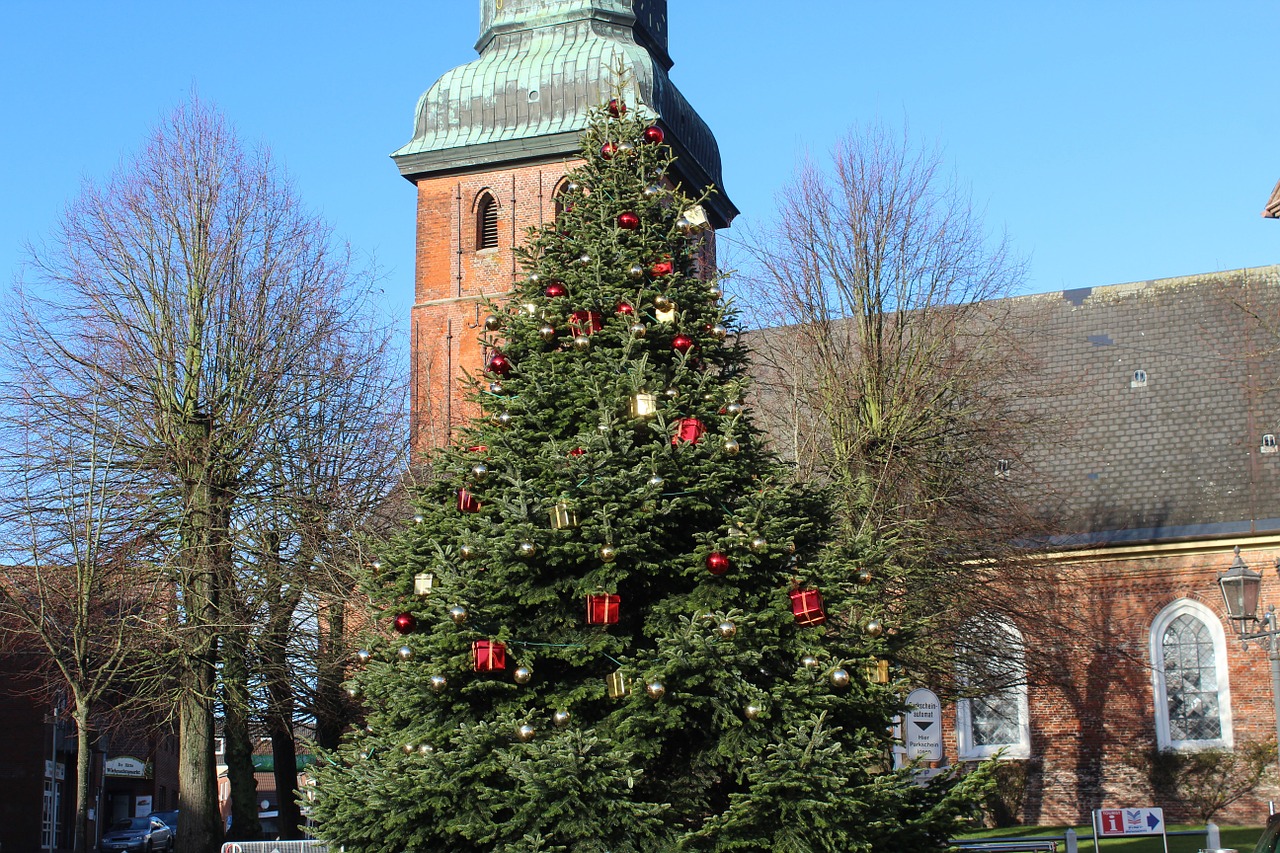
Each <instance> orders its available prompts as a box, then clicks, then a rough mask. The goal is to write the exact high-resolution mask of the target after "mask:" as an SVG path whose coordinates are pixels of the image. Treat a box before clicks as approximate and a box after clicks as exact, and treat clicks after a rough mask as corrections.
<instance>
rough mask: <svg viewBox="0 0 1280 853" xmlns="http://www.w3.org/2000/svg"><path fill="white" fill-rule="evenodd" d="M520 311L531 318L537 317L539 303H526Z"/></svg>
mask: <svg viewBox="0 0 1280 853" xmlns="http://www.w3.org/2000/svg"><path fill="white" fill-rule="evenodd" d="M520 310H521V311H523V312H524V313H526V314H528V315H529V316H530V317H537V316H538V303H536V302H525V303H524V304H522V305H521V306H520Z"/></svg>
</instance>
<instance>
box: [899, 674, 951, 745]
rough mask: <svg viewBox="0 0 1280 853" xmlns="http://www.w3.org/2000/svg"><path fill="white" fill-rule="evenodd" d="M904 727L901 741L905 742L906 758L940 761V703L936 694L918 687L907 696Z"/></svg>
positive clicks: (925, 688)
mask: <svg viewBox="0 0 1280 853" xmlns="http://www.w3.org/2000/svg"><path fill="white" fill-rule="evenodd" d="M907 705H908V706H909V707H910V709H911V710H910V711H908V712H907V719H906V725H905V726H904V727H903V732H902V734H903V739H904V740H905V741H906V746H907V758H909V759H919V760H920V761H941V760H942V703H941V702H939V701H938V694H937V693H934V692H933V691H932V690H930V689H928V688H927V687H919V688H917V689H915V690H912V691H911V692H910V693H909V694H908V695H907Z"/></svg>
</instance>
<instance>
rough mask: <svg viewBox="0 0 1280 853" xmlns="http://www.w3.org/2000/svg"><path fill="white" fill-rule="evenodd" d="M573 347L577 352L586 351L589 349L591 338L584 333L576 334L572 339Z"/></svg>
mask: <svg viewBox="0 0 1280 853" xmlns="http://www.w3.org/2000/svg"><path fill="white" fill-rule="evenodd" d="M573 348H574V349H576V350H577V351H578V352H586V351H587V350H589V349H591V338H589V337H587V336H586V335H578V336H577V337H575V338H574V339H573Z"/></svg>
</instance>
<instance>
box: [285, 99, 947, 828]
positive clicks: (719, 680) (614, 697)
mask: <svg viewBox="0 0 1280 853" xmlns="http://www.w3.org/2000/svg"><path fill="white" fill-rule="evenodd" d="M638 112H640V111H639V110H632V111H630V112H628V111H627V110H626V108H625V106H623V105H622V104H621V103H620V102H619V101H617V100H615V101H611V102H610V104H609V105H608V106H606V107H602V108H600V109H599V110H597V111H596V112H595V114H594V120H593V122H592V123H591V126H590V127H589V129H588V130H587V131H586V132H585V133H584V136H583V159H584V161H585V162H584V164H583V165H582V166H580V167H579V168H577V169H576V170H575V171H574V172H572V173H571V174H570V175H569V181H570V182H569V183H568V184H567V186H566V190H565V192H564V193H563V194H562V196H561V197H560V199H559V204H558V213H557V216H556V218H555V221H554V222H552V223H551V224H549V225H548V226H546V227H544V228H542V229H540V230H538V231H536V232H534V233H532V234H531V235H530V240H529V242H528V244H527V247H526V248H525V249H524V250H522V254H521V261H522V263H523V266H524V269H525V273H526V278H525V279H524V280H523V281H522V282H521V283H520V284H519V285H518V286H517V288H516V289H515V292H514V293H513V294H511V297H510V301H509V302H507V303H505V305H503V306H501V307H498V306H493V307H492V310H493V311H494V313H493V315H492V316H490V317H489V318H487V319H486V321H485V323H484V339H485V343H486V344H487V345H488V346H489V347H490V350H489V353H490V354H489V358H488V361H487V365H486V371H485V375H484V376H483V377H476V378H475V383H474V384H475V387H474V394H475V398H476V399H477V401H478V403H479V407H480V410H481V412H482V415H481V416H480V417H478V418H476V419H475V420H474V421H473V422H472V423H471V425H470V426H469V427H468V428H467V429H465V430H464V431H463V434H462V437H461V439H460V440H459V441H458V442H457V443H456V444H455V445H454V446H451V447H448V448H445V449H442V450H440V451H438V452H436V453H435V454H434V456H433V457H432V460H431V461H432V469H433V474H434V476H433V479H432V481H431V482H430V484H429V485H427V486H426V487H424V488H423V489H422V492H421V495H420V509H419V513H420V514H419V515H418V516H417V517H416V518H415V519H414V521H413V522H412V523H410V524H409V525H407V527H406V529H405V530H404V531H403V533H402V534H401V535H399V536H398V538H397V539H396V540H395V541H393V542H392V543H390V545H389V546H388V548H387V549H386V551H385V553H384V554H383V555H382V557H381V559H380V561H379V565H378V566H377V567H376V569H377V570H376V571H374V572H372V573H371V575H370V577H369V578H368V587H369V591H370V594H371V595H372V597H373V600H374V601H375V603H376V604H377V605H378V606H379V607H380V608H381V609H382V616H381V618H380V620H379V622H378V624H377V630H376V631H374V632H373V634H372V636H371V637H370V638H369V639H368V641H367V643H368V645H367V648H366V650H365V651H362V652H361V653H360V661H359V665H358V666H357V667H356V668H355V669H354V671H353V673H352V677H351V681H350V682H349V685H350V692H351V693H352V695H353V696H358V697H359V698H360V701H361V702H362V703H363V706H364V721H365V723H366V724H367V725H365V726H364V727H363V728H361V729H360V730H357V731H353V732H352V733H351V734H350V735H349V736H348V738H347V740H346V742H345V744H344V746H343V747H342V748H341V749H340V750H339V751H338V752H337V753H336V754H334V755H329V756H326V761H324V762H322V766H321V767H320V769H319V770H318V771H317V773H316V777H315V787H314V789H313V790H311V791H310V792H309V793H310V794H311V795H312V797H313V798H314V802H313V804H312V814H313V816H314V818H315V819H316V822H317V824H318V832H319V834H320V835H321V837H323V838H326V839H329V840H330V841H333V842H336V843H340V844H341V845H343V846H344V848H345V849H346V850H347V851H351V853H356V851H387V853H409V851H421V853H437V851H551V850H565V851H613V853H622V851H633V850H634V851H640V850H653V851H672V850H678V849H688V850H738V849H740V850H759V851H764V850H795V851H808V850H832V851H835V850H839V851H859V850H872V849H903V848H901V847H894V846H892V845H894V844H896V843H897V842H898V841H901V840H902V839H903V838H907V837H909V838H911V839H912V842H911V846H912V849H915V850H922V849H928V844H930V843H932V842H934V841H937V840H939V839H945V837H946V835H947V833H948V832H950V831H952V830H953V829H954V825H953V820H954V815H955V813H956V808H955V807H956V806H957V805H959V804H960V803H961V802H962V799H963V798H962V797H961V796H959V792H958V791H956V790H954V789H952V790H950V793H947V791H946V790H944V789H945V788H946V786H938V787H937V788H934V789H932V790H925V789H921V788H919V787H917V786H916V785H915V784H914V783H913V782H912V779H911V775H910V773H909V772H894V771H892V770H890V769H888V765H889V761H890V746H891V744H890V741H889V734H888V733H889V730H890V727H891V724H892V719H893V717H894V715H895V714H896V713H897V712H898V710H899V705H898V699H897V698H896V694H895V693H894V692H893V691H892V690H891V688H890V687H889V686H887V685H882V684H879V683H876V682H875V681H874V680H868V677H867V675H866V671H867V664H868V662H870V661H871V660H873V658H874V656H875V654H876V653H877V651H882V649H879V648H878V645H879V644H880V643H883V642H884V638H877V637H874V636H869V635H868V634H867V633H866V632H865V631H864V630H863V629H864V627H865V626H864V625H862V624H859V623H858V622H857V619H858V614H861V613H862V612H863V608H862V607H861V606H860V604H859V597H860V596H866V595H869V594H874V586H862V585H860V584H859V583H858V580H859V573H858V572H856V571H854V570H852V569H851V566H850V564H849V563H847V562H844V561H842V560H840V559H837V558H835V557H833V556H831V555H828V556H826V557H825V558H824V557H822V556H821V555H822V551H821V549H822V545H823V534H824V526H825V522H824V511H823V503H822V501H821V500H820V499H819V497H817V496H815V495H812V494H806V493H804V492H802V491H800V490H798V489H797V488H795V487H794V486H792V485H791V484H790V483H789V481H788V476H787V472H786V471H785V470H783V469H782V468H780V466H779V465H778V464H777V463H776V462H775V460H774V459H773V458H772V457H771V456H770V455H769V454H768V452H767V451H766V450H765V448H764V446H763V443H762V440H761V436H760V435H759V434H758V433H757V432H756V431H755V430H754V429H753V427H752V425H751V420H750V417H749V414H748V412H747V411H746V406H745V403H744V399H745V398H744V394H745V391H746V385H745V382H746V374H745V359H746V353H745V352H744V349H743V348H742V347H741V346H740V345H739V344H738V343H736V339H735V337H734V336H733V334H732V333H731V332H730V331H729V330H731V329H733V328H734V314H733V311H732V309H731V308H730V307H729V306H727V305H726V303H725V301H724V298H723V296H722V293H721V291H720V290H719V288H718V286H717V281H716V279H715V276H714V275H713V273H712V271H711V270H710V269H709V267H710V264H709V262H708V260H707V257H706V256H707V254H708V253H706V252H705V251H703V236H702V234H703V232H702V231H700V230H699V227H698V226H699V225H700V224H701V222H702V220H701V217H700V216H699V213H700V207H699V204H698V203H699V201H701V200H702V199H698V198H690V197H687V196H686V195H684V194H683V193H682V191H681V189H680V188H679V187H673V186H672V183H671V181H670V180H669V179H668V175H669V172H668V169H669V167H670V166H671V164H672V155H671V153H670V150H669V149H668V148H667V147H666V146H665V145H664V144H663V134H662V130H661V129H660V128H659V127H657V126H655V125H651V124H649V123H648V122H647V121H645V120H644V118H643V116H638V115H637V113H638ZM861 574H862V578H861V579H862V580H864V581H865V580H866V572H863V573H861ZM903 832H906V833H907V834H906V835H905V836H904V835H902V833H903ZM886 844H887V845H891V846H884V845H886Z"/></svg>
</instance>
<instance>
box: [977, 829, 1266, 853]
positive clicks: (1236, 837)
mask: <svg viewBox="0 0 1280 853" xmlns="http://www.w3.org/2000/svg"><path fill="white" fill-rule="evenodd" d="M1075 829H1076V836H1077V837H1078V838H1079V839H1080V853H1085V851H1089V853H1164V845H1163V844H1162V843H1161V840H1160V836H1158V835H1140V836H1135V837H1133V838H1104V839H1102V842H1101V845H1100V846H1098V847H1095V846H1094V843H1093V840H1092V838H1086V836H1092V835H1093V830H1092V829H1091V828H1090V827H1088V826H1077V827H1076V828H1075ZM1186 829H1191V830H1198V832H1197V833H1196V834H1195V835H1170V836H1169V853H1196V851H1197V850H1200V849H1201V848H1203V847H1204V846H1205V837H1204V827H1203V826H1171V827H1170V828H1169V831H1170V832H1176V831H1180V830H1186ZM1066 831H1067V828H1066V827H1065V826H1014V827H1009V828H1006V829H990V830H984V831H983V832H974V833H970V834H966V835H963V836H961V837H962V838H973V839H978V838H987V839H990V840H992V841H999V840H1000V839H1003V838H1045V837H1050V838H1051V837H1053V836H1059V837H1060V836H1061V835H1062V833H1064V832H1066ZM1218 831H1219V834H1220V835H1221V837H1222V846H1223V847H1226V848H1232V847H1234V848H1235V849H1236V850H1239V851H1240V853H1251V851H1252V850H1253V845H1254V844H1256V843H1257V842H1258V836H1260V835H1261V834H1262V827H1260V826H1220V827H1218ZM1058 850H1059V851H1060V853H1061V851H1065V850H1066V847H1065V846H1063V845H1062V844H1061V843H1059V844H1058Z"/></svg>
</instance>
